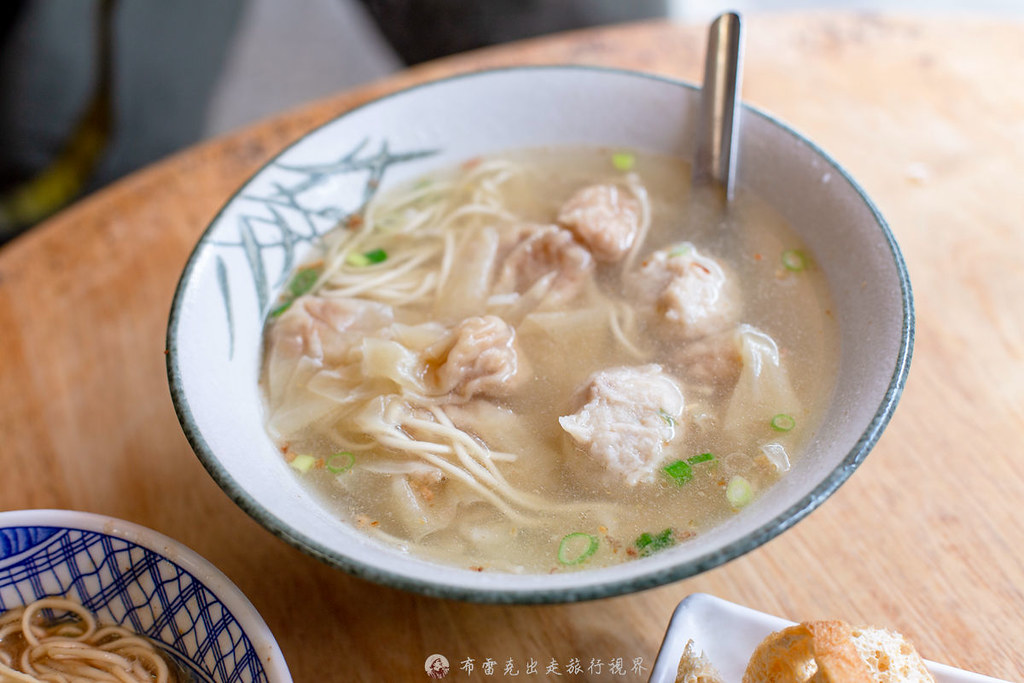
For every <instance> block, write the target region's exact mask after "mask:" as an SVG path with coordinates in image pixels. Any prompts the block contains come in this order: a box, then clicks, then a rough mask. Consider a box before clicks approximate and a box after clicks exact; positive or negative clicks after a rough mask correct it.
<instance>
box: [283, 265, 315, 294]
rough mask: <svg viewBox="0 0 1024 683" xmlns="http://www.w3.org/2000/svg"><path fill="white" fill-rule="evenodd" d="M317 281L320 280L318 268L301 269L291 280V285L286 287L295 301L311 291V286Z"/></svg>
mask: <svg viewBox="0 0 1024 683" xmlns="http://www.w3.org/2000/svg"><path fill="white" fill-rule="evenodd" d="M318 279H320V269H319V268H303V269H302V270H300V271H299V272H297V273H295V277H293V278H292V281H291V283H290V284H289V285H288V291H289V292H290V293H291V295H292V298H295V299H297V298H299V297H300V296H302V295H303V294H305V293H306V292H308V291H309V290H311V289H313V285H315V284H316V281H317V280H318Z"/></svg>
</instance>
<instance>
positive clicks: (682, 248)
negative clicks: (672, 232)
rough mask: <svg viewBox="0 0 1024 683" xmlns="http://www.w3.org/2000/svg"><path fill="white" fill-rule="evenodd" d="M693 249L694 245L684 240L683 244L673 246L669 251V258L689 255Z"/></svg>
mask: <svg viewBox="0 0 1024 683" xmlns="http://www.w3.org/2000/svg"><path fill="white" fill-rule="evenodd" d="M691 251H693V245H692V244H690V243H688V242H684V243H683V244H677V245H676V246H674V247H672V250H671V251H669V252H668V255H669V258H672V257H674V256H689V254H690V252H691Z"/></svg>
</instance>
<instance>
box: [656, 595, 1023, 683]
mask: <svg viewBox="0 0 1024 683" xmlns="http://www.w3.org/2000/svg"><path fill="white" fill-rule="evenodd" d="M792 625H793V622H791V621H786V620H785V619H782V618H780V617H776V616H772V615H770V614H765V613H764V612H758V611H757V610H753V609H750V608H749V607H742V606H741V605H737V604H734V603H731V602H727V601H725V600H722V599H721V598H716V597H714V596H711V595H707V594H705V593H694V594H693V595H690V596H688V597H686V598H685V599H684V600H683V601H682V602H680V603H679V606H678V607H677V608H676V611H675V613H674V614H673V615H672V621H671V622H669V625H668V630H667V631H666V632H665V640H664V641H662V643H661V650H660V651H659V652H658V659H657V661H656V662H655V663H654V670H653V671H652V672H651V678H650V680H649V683H673V682H674V681H675V679H676V670H677V669H678V668H679V658H680V657H682V655H683V649H685V648H686V643H687V641H689V640H691V639H692V640H693V642H694V644H696V646H697V648H698V649H699V650H703V651H704V654H706V655H707V657H708V659H710V660H711V662H712V663H713V664H714V665H715V667H716V668H717V669H718V671H719V673H720V674H722V678H724V679H725V680H726V681H736V683H739V681H740V680H741V679H742V678H743V671H744V669H746V666H747V660H748V659H750V655H751V653H752V652H753V651H754V648H756V647H757V645H758V643H760V642H761V641H762V640H763V639H764V638H765V637H766V636H768V634H770V633H772V632H774V631H779V630H781V629H784V628H786V627H787V626H792ZM925 663H926V664H927V665H928V670H929V671H931V672H932V675H933V676H935V680H936V681H937V683H1006V682H1005V681H1000V680H999V679H996V678H991V677H989V676H982V675H981V674H975V673H970V672H968V671H963V670H961V669H954V668H953V667H951V666H946V665H945V664H936V663H935V662H925Z"/></svg>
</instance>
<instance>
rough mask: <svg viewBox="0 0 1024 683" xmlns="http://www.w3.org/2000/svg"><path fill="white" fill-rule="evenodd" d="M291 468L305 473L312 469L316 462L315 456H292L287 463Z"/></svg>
mask: <svg viewBox="0 0 1024 683" xmlns="http://www.w3.org/2000/svg"><path fill="white" fill-rule="evenodd" d="M288 464H289V465H290V466H291V468H292V469H293V470H298V471H299V472H302V473H303V474H305V473H306V472H309V471H310V470H311V469H313V465H315V464H316V458H314V457H313V456H312V455H296V456H295V457H294V458H292V461H291V462H290V463H288Z"/></svg>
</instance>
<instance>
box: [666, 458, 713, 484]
mask: <svg viewBox="0 0 1024 683" xmlns="http://www.w3.org/2000/svg"><path fill="white" fill-rule="evenodd" d="M714 459H715V456H714V454H712V453H701V454H699V455H694V456H692V457H690V458H687V459H686V460H676V461H675V462H674V463H672V464H671V465H666V466H665V467H664V468H663V469H662V471H663V472H664V473H665V474H667V475H668V476H669V477H671V478H672V480H673V481H674V482H675V483H676V484H678V485H679V486H682V485H683V484H685V483H686V482H688V481H690V480H691V479H693V467H692V466H693V465H696V464H698V463H702V462H710V461H712V460H714Z"/></svg>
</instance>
